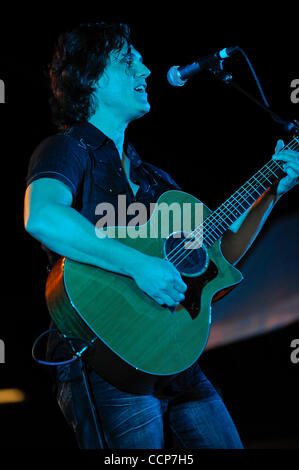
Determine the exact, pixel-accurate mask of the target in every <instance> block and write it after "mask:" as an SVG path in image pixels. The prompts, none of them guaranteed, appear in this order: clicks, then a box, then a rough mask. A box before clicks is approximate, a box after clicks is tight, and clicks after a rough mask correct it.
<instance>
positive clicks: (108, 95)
mask: <svg viewBox="0 0 299 470" xmlns="http://www.w3.org/2000/svg"><path fill="white" fill-rule="evenodd" d="M149 75H150V71H149V69H148V68H147V67H146V66H145V65H144V64H143V62H142V57H141V55H140V54H139V52H137V51H136V49H135V48H134V47H133V46H129V47H128V45H127V44H126V45H124V46H123V48H122V49H121V51H120V52H117V51H112V52H111V54H110V60H108V63H107V65H106V67H105V70H104V73H103V75H102V76H101V78H100V79H99V81H98V88H97V91H96V96H97V98H98V103H99V107H102V111H104V112H105V110H106V111H107V112H109V114H110V115H111V113H112V115H115V116H116V117H117V119H118V120H123V122H125V123H129V122H130V121H132V120H134V119H138V118H139V117H141V116H143V115H144V114H146V113H148V112H149V110H150V104H149V103H148V100H147V93H146V79H147V78H148V76H149Z"/></svg>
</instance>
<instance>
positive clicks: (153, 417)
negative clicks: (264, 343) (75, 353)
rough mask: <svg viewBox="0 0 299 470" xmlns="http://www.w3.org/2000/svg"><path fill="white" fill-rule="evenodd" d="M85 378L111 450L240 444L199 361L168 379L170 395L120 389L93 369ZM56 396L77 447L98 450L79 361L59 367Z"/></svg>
mask: <svg viewBox="0 0 299 470" xmlns="http://www.w3.org/2000/svg"><path fill="white" fill-rule="evenodd" d="M88 377H89V384H90V387H91V392H92V395H93V403H94V405H95V408H96V412H97V415H98V420H99V421H100V424H101V427H102V429H103V434H104V440H105V442H106V447H107V448H109V449H166V448H176V449H178V448H179V449H242V448H243V445H242V443H241V440H240V437H239V435H238V432H237V430H236V428H235V425H234V423H233V421H232V419H231V417H230V415H229V413H228V411H227V409H226V407H225V405H224V403H223V401H222V399H221V398H220V396H219V394H218V393H217V391H216V390H215V388H214V387H213V385H212V384H211V383H210V382H209V381H208V380H207V378H206V377H205V375H204V374H203V373H202V371H201V369H200V368H199V366H198V364H197V363H196V364H195V365H193V366H192V367H191V368H190V369H188V370H187V371H184V372H183V373H181V374H179V376H177V377H176V378H175V379H174V380H173V381H172V382H171V392H172V393H171V394H170V396H169V398H157V397H155V396H152V395H133V394H129V393H126V392H123V391H121V390H119V389H117V388H115V387H113V386H112V385H110V384H109V383H108V382H106V381H105V380H104V379H102V378H101V377H100V376H99V375H98V374H96V373H95V372H91V373H89V376H88ZM186 385H187V388H188V390H187V391H186ZM57 400H58V404H59V406H60V408H61V410H62V412H63V414H64V416H65V418H66V420H67V422H68V423H69V425H70V426H71V428H72V429H73V431H74V432H75V435H76V439H77V444H78V446H79V448H81V449H99V448H102V446H101V445H99V441H98V439H97V433H96V428H95V426H94V422H93V418H92V413H91V408H90V404H89V401H88V395H87V394H86V389H85V388H84V382H83V379H82V373H81V370H80V367H79V364H78V363H77V361H76V362H74V363H72V364H69V365H67V366H58V367H57Z"/></svg>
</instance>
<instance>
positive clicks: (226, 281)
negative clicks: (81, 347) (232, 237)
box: [46, 137, 299, 393]
mask: <svg viewBox="0 0 299 470" xmlns="http://www.w3.org/2000/svg"><path fill="white" fill-rule="evenodd" d="M297 147H299V139H298V137H297V138H294V139H293V140H292V141H291V142H290V143H289V144H288V145H286V146H285V147H284V148H285V149H286V148H289V149H295V148H297ZM282 164H283V163H282V162H280V161H273V160H270V161H269V162H268V163H267V164H265V165H264V166H263V167H262V168H261V169H260V170H259V171H258V172H256V173H255V174H254V175H253V176H252V177H251V178H250V179H249V180H248V181H247V182H246V183H245V184H244V185H243V186H241V188H239V189H238V190H237V191H235V192H234V193H233V194H232V196H230V197H229V198H228V199H227V200H226V201H225V202H224V203H223V204H221V205H220V206H219V207H218V209H216V210H214V211H210V210H209V209H208V208H207V207H206V206H205V205H202V207H203V220H202V222H201V223H200V224H199V225H196V211H195V210H192V211H191V219H190V220H191V224H190V226H191V233H190V234H186V233H185V231H184V232H183V231H182V232H181V233H178V231H177V230H176V228H177V227H178V225H179V224H178V222H182V220H175V217H169V219H168V220H167V225H168V230H167V231H166V232H167V233H166V234H165V233H163V232H164V231H163V227H164V224H165V220H163V218H162V217H161V216H159V214H163V211H161V207H163V206H164V207H165V204H166V205H167V207H171V205H172V204H176V207H177V208H181V209H182V210H181V212H180V211H176V213H180V214H183V209H184V207H186V206H185V205H186V204H188V205H189V207H191V208H196V207H198V204H200V201H199V200H198V199H197V198H195V197H194V196H192V195H190V194H188V193H185V192H182V191H173V190H171V191H167V192H165V193H164V194H162V195H161V196H160V198H159V199H158V201H157V202H156V205H155V208H154V210H153V212H152V214H151V217H150V218H149V220H148V221H147V222H146V223H145V224H143V225H141V226H139V228H138V230H139V236H136V227H132V226H127V227H117V226H115V227H106V228H105V229H103V230H105V231H106V235H107V236H113V237H114V238H116V239H117V240H118V241H119V242H121V243H124V244H126V245H128V246H131V247H133V248H135V249H136V250H140V251H141V252H143V253H145V254H148V255H151V256H157V257H160V258H166V259H167V260H169V261H170V262H172V263H173V264H174V265H175V267H176V268H177V269H178V271H179V272H180V273H181V276H182V279H183V280H184V282H185V283H186V284H187V291H186V293H185V299H184V301H183V302H182V303H181V304H180V305H179V306H178V307H177V308H176V309H175V310H174V309H172V308H169V307H166V306H161V305H159V304H158V303H157V302H156V301H154V300H153V299H152V298H151V297H149V296H148V295H147V294H146V293H145V292H143V291H142V290H141V289H139V287H138V286H137V284H136V283H135V281H134V280H133V279H132V278H130V277H128V276H125V275H121V274H117V273H115V272H111V271H108V270H105V269H101V268H98V267H95V266H91V265H86V264H83V263H79V262H76V261H72V260H70V259H66V258H61V259H60V260H59V261H58V262H57V264H56V265H55V266H54V267H53V269H52V271H51V272H50V274H49V276H48V280H47V284H46V301H47V305H48V309H49V313H50V315H51V317H52V319H53V321H54V323H55V324H56V326H57V328H58V330H59V331H60V332H61V333H62V334H64V335H67V336H70V337H76V338H81V339H82V340H84V341H88V342H93V347H91V348H88V349H87V352H86V355H85V359H86V361H87V363H88V364H89V366H90V367H91V368H93V369H94V370H95V371H96V372H98V373H99V374H100V375H101V376H102V377H103V378H104V379H106V380H107V381H109V382H110V383H111V384H112V385H114V386H117V387H119V388H121V389H123V390H125V391H128V392H134V393H148V392H150V391H151V390H153V389H154V387H155V386H156V384H157V383H158V382H159V380H160V381H161V379H163V378H165V377H168V378H171V377H173V376H175V375H176V374H179V373H180V372H182V371H184V370H185V369H187V368H188V367H190V366H191V365H192V364H194V362H195V361H197V359H198V358H199V357H200V355H201V353H202V351H203V350H204V348H205V345H206V343H207V340H208V335H209V329H210V324H211V305H212V302H213V301H215V299H216V298H219V296H220V295H222V294H223V293H226V292H228V291H229V290H230V289H232V288H233V287H234V286H236V285H237V284H238V283H239V282H240V281H241V280H242V278H243V277H242V274H241V273H240V272H239V271H238V270H237V269H236V268H235V267H233V266H232V265H231V264H230V263H228V262H227V261H226V260H225V258H224V257H223V255H222V252H221V237H222V235H223V234H224V232H225V231H226V230H227V229H229V227H230V226H231V225H232V224H233V222H235V221H236V220H237V219H238V218H239V217H240V216H241V215H242V214H243V213H244V212H245V211H246V210H247V209H248V208H249V207H251V205H252V204H253V203H254V202H255V201H257V199H258V198H260V197H261V195H262V194H263V193H264V192H265V191H267V190H268V189H269V188H270V186H272V185H273V184H274V183H276V182H277V181H278V180H279V179H280V178H281V177H282V176H283V175H284V172H283V168H282ZM169 214H171V211H169ZM179 217H182V215H180V216H179ZM149 234H150V235H151V236H149ZM153 234H154V236H153ZM188 242H189V245H188ZM190 242H191V243H194V242H197V243H198V246H197V248H194V246H193V248H192V249H190Z"/></svg>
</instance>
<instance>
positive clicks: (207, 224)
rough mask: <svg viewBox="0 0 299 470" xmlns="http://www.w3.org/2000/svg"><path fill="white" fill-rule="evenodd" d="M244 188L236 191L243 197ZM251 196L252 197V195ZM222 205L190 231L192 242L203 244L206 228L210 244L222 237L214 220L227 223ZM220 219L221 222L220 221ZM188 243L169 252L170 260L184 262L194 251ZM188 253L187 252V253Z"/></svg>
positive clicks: (206, 237)
mask: <svg viewBox="0 0 299 470" xmlns="http://www.w3.org/2000/svg"><path fill="white" fill-rule="evenodd" d="M272 173H274V172H271V171H270V172H268V173H267V175H268V176H269V175H271V174H272ZM274 174H275V173H274ZM275 176H276V175H275ZM262 177H263V175H262ZM264 180H265V181H266V180H267V181H268V182H269V180H268V179H267V178H265V177H264ZM265 181H263V182H265ZM258 183H260V185H261V186H262V183H261V182H260V181H258ZM244 187H245V185H243V187H242V188H244ZM242 188H240V190H239V191H237V192H236V193H237V194H238V196H241V197H243V195H242V194H241V193H240V191H241V189H242ZM244 189H245V188H244ZM253 189H254V191H255V192H256V193H257V194H258V195H259V197H260V196H261V194H262V193H261V194H259V192H258V191H257V189H256V188H254V187H253ZM264 190H266V188H264ZM264 190H263V192H264ZM244 194H247V197H248V194H249V196H251V194H250V193H248V191H244ZM232 197H233V198H234V199H235V200H236V201H237V199H236V198H235V197H234V196H231V198H232ZM251 197H252V196H251ZM231 198H230V199H231ZM243 200H244V201H245V203H246V204H248V201H247V199H245V197H243ZM228 202H229V200H227V201H226V202H225V203H224V204H223V205H224V206H227V203H228ZM237 203H238V204H239V206H241V207H242V208H243V211H244V212H245V210H246V209H244V207H243V206H242V204H241V202H238V201H237ZM229 204H230V205H231V206H232V207H233V204H232V203H229ZM221 207H222V205H221V206H220V207H219V208H218V209H217V210H216V211H214V212H213V213H212V214H211V215H210V216H209V217H208V218H207V219H205V220H204V221H203V223H202V224H200V225H199V226H198V227H197V228H196V229H194V231H193V232H190V233H189V234H188V235H190V234H192V237H191V242H192V243H194V239H195V241H196V242H197V245H198V244H199V243H200V246H201V244H202V241H203V230H204V229H205V230H206V234H205V239H209V238H211V239H212V243H211V242H209V243H210V245H211V244H213V243H215V241H216V240H217V239H218V238H220V236H221V235H222V233H221V229H219V228H218V227H215V224H214V223H213V222H215V221H216V223H218V226H219V225H220V227H222V224H221V222H222V223H224V224H227V222H226V221H225V220H224V219H223V218H222V217H221V216H220V214H219V212H220V213H221V212H223V213H224V211H223V209H221ZM249 207H250V206H249ZM220 209H221V210H220ZM225 209H227V210H228V211H229V212H230V214H232V215H233V216H234V217H235V214H234V213H233V212H232V211H231V210H230V209H228V208H227V207H225ZM219 210H220V211H219ZM234 210H235V211H237V212H239V211H238V210H237V209H234ZM224 214H225V213H224ZM238 215H239V216H241V215H242V213H240V212H239V214H238ZM226 218H228V219H229V221H230V225H231V224H232V223H233V221H232V220H231V219H230V218H229V216H226ZM219 219H220V222H219ZM224 228H225V230H226V229H227V227H224ZM209 229H211V230H210V231H209ZM222 229H223V227H222ZM216 230H219V232H220V233H217V231H216ZM211 231H212V232H213V233H215V235H216V238H215V236H214V235H213V234H212V233H211ZM207 233H208V235H207ZM197 234H199V236H196V235H197ZM213 237H214V239H213ZM188 243H190V242H185V240H183V241H182V242H181V243H180V244H179V245H178V246H177V247H175V248H174V249H173V250H172V252H174V251H175V252H176V253H175V254H174V256H172V257H169V254H171V253H172V252H170V253H169V254H168V256H167V259H168V261H171V262H173V263H174V262H176V261H179V263H180V262H182V261H183V260H184V259H185V258H186V257H187V256H189V255H190V254H191V253H192V252H191V250H190V249H189V248H186V245H188ZM183 244H184V245H185V246H184V247H181V245H183ZM179 247H181V248H180V249H179V250H178V248H179ZM179 253H181V256H179V257H177V255H178V254H179ZM186 253H187V254H186ZM184 254H185V256H184V257H183V259H182V256H183V255H184ZM179 263H178V264H179Z"/></svg>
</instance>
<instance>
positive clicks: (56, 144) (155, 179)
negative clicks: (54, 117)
mask: <svg viewBox="0 0 299 470" xmlns="http://www.w3.org/2000/svg"><path fill="white" fill-rule="evenodd" d="M125 151H126V154H127V156H128V158H129V159H130V179H131V181H132V182H133V183H135V184H137V185H139V189H138V191H137V193H136V195H135V196H134V194H133V192H132V190H131V187H130V185H129V184H128V181H127V179H126V175H125V173H124V170H123V168H122V165H121V160H120V157H119V153H118V151H117V149H116V146H115V144H114V142H113V141H112V140H111V139H109V138H108V137H107V136H106V135H105V134H103V133H102V132H101V131H100V130H99V129H97V128H96V127H95V126H93V125H92V124H90V123H88V122H84V123H79V124H75V125H74V126H73V127H72V128H70V129H69V130H68V131H66V132H64V133H60V134H56V135H53V136H50V137H48V138H46V139H45V140H43V141H42V142H41V143H40V144H39V145H38V146H37V148H36V149H35V151H34V152H33V154H32V157H31V159H30V163H29V168H28V173H27V178H26V183H27V185H30V184H31V183H32V182H33V181H36V180H37V179H39V178H54V179H56V180H58V181H61V182H62V183H64V184H65V185H66V186H68V188H69V189H70V191H71V192H72V195H73V203H72V205H73V207H74V208H75V209H76V210H78V211H79V212H80V213H81V214H82V215H83V216H84V217H86V218H87V219H88V220H89V221H90V222H91V223H92V224H94V225H96V223H97V222H98V220H99V215H97V214H98V212H97V210H96V208H97V206H98V204H100V203H103V202H105V203H109V204H112V205H113V207H114V215H115V223H112V224H111V225H119V224H118V223H117V221H118V220H119V219H118V217H119V214H118V207H119V204H118V196H119V195H125V196H126V197H125V199H124V200H125V202H126V206H127V207H128V206H129V204H131V203H132V202H142V203H143V204H144V205H145V207H146V208H147V209H148V216H149V215H150V212H149V211H150V204H151V203H153V202H156V201H157V199H158V198H159V196H160V195H161V194H162V193H163V192H165V191H167V190H169V189H180V187H179V186H178V184H177V183H176V182H175V181H174V180H173V179H172V177H171V176H170V175H169V174H168V173H166V172H165V171H163V170H161V169H159V168H157V167H156V166H154V165H152V164H150V163H147V162H143V161H142V160H141V158H140V156H139V155H138V153H137V152H136V150H135V148H134V147H133V145H132V144H131V143H130V142H125ZM132 217H133V215H127V218H126V222H127V223H128V222H129V221H130V219H131V218H132ZM122 225H123V224H122ZM44 249H46V251H47V252H48V256H49V262H50V265H51V266H52V265H53V264H54V263H55V261H57V259H58V256H56V255H55V254H54V253H52V252H50V251H49V250H47V248H46V247H44Z"/></svg>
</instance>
